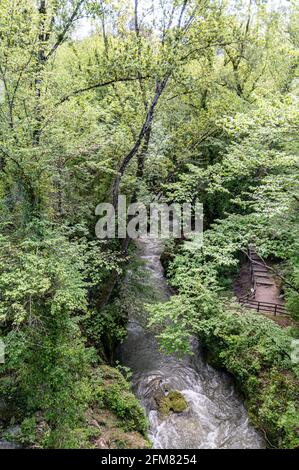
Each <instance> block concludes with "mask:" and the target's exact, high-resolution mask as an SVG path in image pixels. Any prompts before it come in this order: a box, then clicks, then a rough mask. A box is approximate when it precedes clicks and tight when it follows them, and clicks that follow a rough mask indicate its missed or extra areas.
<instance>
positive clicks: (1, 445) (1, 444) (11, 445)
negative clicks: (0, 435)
mask: <svg viewBox="0 0 299 470" xmlns="http://www.w3.org/2000/svg"><path fill="white" fill-rule="evenodd" d="M21 447H22V446H21V445H20V444H16V443H15V442H10V441H6V440H5V439H0V449H21Z"/></svg>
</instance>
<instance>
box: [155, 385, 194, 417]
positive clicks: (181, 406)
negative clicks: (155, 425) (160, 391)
mask: <svg viewBox="0 0 299 470" xmlns="http://www.w3.org/2000/svg"><path fill="white" fill-rule="evenodd" d="M187 407H188V404H187V402H186V400H185V398H184V396H183V395H182V393H180V392H178V391H177V390H173V391H171V392H169V393H168V395H167V396H163V398H161V400H160V403H159V412H160V413H161V415H162V416H167V415H169V413H170V412H174V413H181V412H182V411H185V410H186V409H187Z"/></svg>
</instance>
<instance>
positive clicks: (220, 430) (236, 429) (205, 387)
mask: <svg viewBox="0 0 299 470" xmlns="http://www.w3.org/2000/svg"><path fill="white" fill-rule="evenodd" d="M162 251H163V244H162V242H161V241H160V240H155V239H150V238H144V239H142V240H139V241H138V256H139V258H141V259H142V260H143V261H144V267H143V269H144V270H145V271H146V273H147V276H145V278H147V284H149V285H150V286H151V288H152V289H153V292H154V295H155V296H156V297H157V298H159V300H162V301H163V300H164V301H166V300H167V299H168V298H169V297H170V295H171V291H170V288H169V286H168V285H167V282H166V279H165V277H164V273H163V267H162V265H161V261H160V256H161V253H162ZM147 287H148V285H147ZM127 333H128V334H127V338H126V340H125V341H124V342H123V343H122V345H121V347H120V351H119V359H120V361H121V363H122V364H123V365H125V366H127V367H130V369H131V370H132V373H133V376H132V381H133V389H134V392H135V394H136V396H137V397H138V398H139V400H140V401H141V403H142V405H143V406H144V408H145V410H146V413H147V416H148V419H149V423H150V429H149V437H150V439H151V441H152V443H153V448H155V449H261V448H265V442H264V440H263V439H262V438H261V436H260V435H259V434H258V433H257V431H256V430H255V429H254V428H253V427H252V426H251V425H250V423H249V421H248V416H247V412H246V409H245V407H244V405H243V403H242V400H241V399H240V397H239V396H238V394H237V392H236V390H235V388H234V385H233V382H232V379H231V377H230V376H228V375H227V374H225V373H224V372H219V371H217V370H215V369H214V368H213V367H211V366H209V365H208V364H207V363H206V362H205V360H204V358H203V355H202V353H201V351H200V345H199V344H198V343H197V342H196V340H195V339H194V340H193V341H192V348H193V352H194V354H193V355H190V356H188V357H185V358H183V359H179V358H177V357H175V356H167V355H164V354H163V353H161V352H160V350H159V347H158V344H157V341H156V339H155V336H154V333H153V332H151V331H150V330H149V329H148V328H147V327H146V318H144V311H142V312H140V315H139V314H138V312H137V313H136V312H135V313H134V314H132V315H131V316H130V317H129V321H128V330H127ZM157 387H158V388H160V389H161V388H163V390H178V391H180V392H181V393H182V394H183V395H184V397H185V399H186V401H187V403H188V408H187V409H186V410H185V411H183V412H182V413H172V414H170V415H168V416H167V417H166V418H161V417H160V416H159V413H158V411H157V409H156V405H155V400H154V396H155V394H156V392H157Z"/></svg>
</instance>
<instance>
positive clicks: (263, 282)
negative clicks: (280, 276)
mask: <svg viewBox="0 0 299 470" xmlns="http://www.w3.org/2000/svg"><path fill="white" fill-rule="evenodd" d="M256 284H258V285H259V286H269V287H270V286H274V285H275V284H274V282H270V281H269V282H267V281H256Z"/></svg>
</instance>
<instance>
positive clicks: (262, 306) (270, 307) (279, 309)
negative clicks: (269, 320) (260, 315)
mask: <svg viewBox="0 0 299 470" xmlns="http://www.w3.org/2000/svg"><path fill="white" fill-rule="evenodd" d="M238 300H239V303H241V304H247V305H246V306H247V307H249V308H251V306H252V308H254V309H256V310H257V311H258V312H259V311H261V310H264V311H266V312H272V311H273V312H274V316H276V315H277V313H287V312H286V309H285V307H284V306H283V305H281V304H277V303H273V302H262V301H260V300H254V299H247V300H246V299H242V298H239V299H238ZM256 307H257V308H256Z"/></svg>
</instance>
